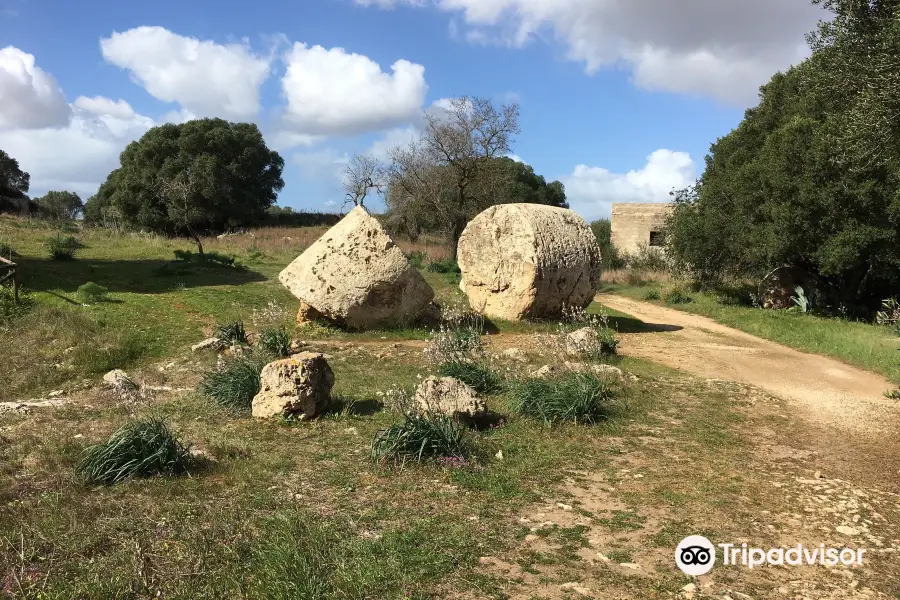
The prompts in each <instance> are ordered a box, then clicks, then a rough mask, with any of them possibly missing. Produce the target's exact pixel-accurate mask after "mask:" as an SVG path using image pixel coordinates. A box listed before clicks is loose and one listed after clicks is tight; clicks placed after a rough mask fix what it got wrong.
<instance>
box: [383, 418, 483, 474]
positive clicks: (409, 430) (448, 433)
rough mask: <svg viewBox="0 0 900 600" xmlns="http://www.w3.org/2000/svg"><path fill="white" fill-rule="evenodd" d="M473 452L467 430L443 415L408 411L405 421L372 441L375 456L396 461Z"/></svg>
mask: <svg viewBox="0 0 900 600" xmlns="http://www.w3.org/2000/svg"><path fill="white" fill-rule="evenodd" d="M469 453H470V442H469V438H468V435H467V433H466V430H465V429H464V428H463V427H462V426H460V425H458V424H457V423H456V422H454V421H453V419H451V418H450V417H446V416H443V415H420V414H414V413H413V414H407V415H405V417H404V420H403V421H402V422H401V423H396V424H394V425H392V426H391V427H389V428H388V429H385V430H382V431H379V432H378V433H376V434H375V437H374V438H373V440H372V458H373V459H374V460H376V461H380V462H393V463H394V464H401V463H404V462H407V461H409V460H412V461H415V462H419V463H421V462H426V461H432V460H439V459H447V458H453V459H458V460H464V459H466V458H467V457H468V455H469Z"/></svg>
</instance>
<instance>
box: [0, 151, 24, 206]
mask: <svg viewBox="0 0 900 600" xmlns="http://www.w3.org/2000/svg"><path fill="white" fill-rule="evenodd" d="M30 181H31V176H30V175H29V174H28V173H26V172H25V171H23V170H22V169H20V168H19V161H17V160H16V159H14V158H13V157H11V156H10V155H9V154H7V153H6V152H4V151H3V150H0V212H2V211H5V210H10V211H11V210H21V206H22V204H23V203H24V204H25V205H26V207H27V205H28V195H27V194H28V187H29V184H30Z"/></svg>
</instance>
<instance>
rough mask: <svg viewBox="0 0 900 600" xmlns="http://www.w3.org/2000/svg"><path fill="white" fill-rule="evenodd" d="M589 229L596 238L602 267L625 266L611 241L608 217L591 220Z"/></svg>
mask: <svg viewBox="0 0 900 600" xmlns="http://www.w3.org/2000/svg"><path fill="white" fill-rule="evenodd" d="M591 231H593V232H594V237H595V238H597V245H598V246H600V257H601V260H602V261H603V268H604V270H606V269H621V268H623V267H624V266H625V261H624V260H622V257H621V256H620V255H619V251H618V250H617V249H616V247H615V246H613V243H612V223H611V222H610V220H609V219H597V220H596V221H591Z"/></svg>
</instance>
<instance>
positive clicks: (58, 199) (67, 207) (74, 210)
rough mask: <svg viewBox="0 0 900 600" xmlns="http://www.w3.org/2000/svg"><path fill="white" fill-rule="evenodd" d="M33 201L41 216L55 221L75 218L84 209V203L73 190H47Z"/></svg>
mask: <svg viewBox="0 0 900 600" xmlns="http://www.w3.org/2000/svg"><path fill="white" fill-rule="evenodd" d="M35 203H36V204H37V205H38V210H40V212H41V214H42V215H43V216H45V217H47V218H50V219H56V220H57V221H65V220H67V219H75V218H77V217H78V215H80V214H81V212H82V211H83V210H84V203H83V202H82V201H81V198H80V197H79V196H78V194H76V193H75V192H47V193H46V194H45V195H44V196H41V197H40V198H37V199H36V200H35Z"/></svg>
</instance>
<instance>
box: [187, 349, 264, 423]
mask: <svg viewBox="0 0 900 600" xmlns="http://www.w3.org/2000/svg"><path fill="white" fill-rule="evenodd" d="M265 363H266V359H265V358H263V357H260V356H256V355H254V354H253V353H247V354H241V355H239V356H235V357H232V358H229V359H226V360H225V362H224V363H223V364H222V365H221V366H220V367H218V368H216V369H213V370H211V371H207V372H206V373H204V374H203V379H202V380H201V381H200V385H199V387H198V389H199V390H200V392H201V393H202V394H205V395H206V396H208V397H210V398H212V399H213V400H215V402H216V403H217V404H219V405H220V406H222V407H224V408H227V409H229V410H232V411H235V412H239V413H247V412H250V408H251V406H252V405H253V397H254V396H256V394H258V393H259V387H260V373H261V372H262V368H263V367H264V366H265Z"/></svg>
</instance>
